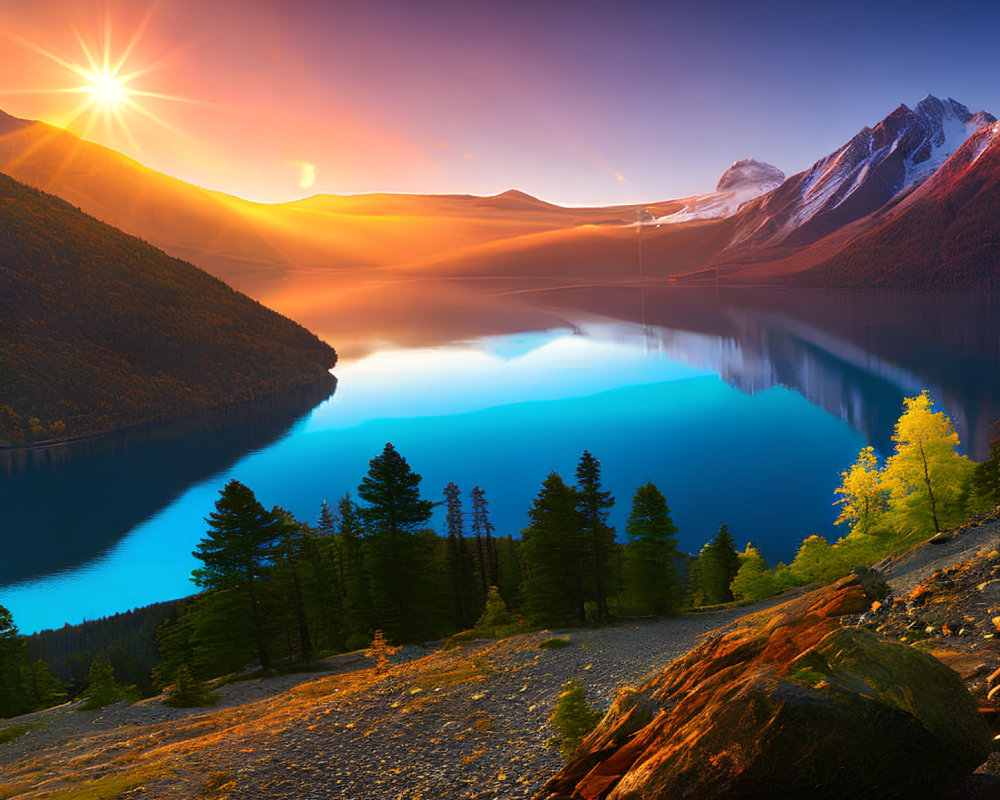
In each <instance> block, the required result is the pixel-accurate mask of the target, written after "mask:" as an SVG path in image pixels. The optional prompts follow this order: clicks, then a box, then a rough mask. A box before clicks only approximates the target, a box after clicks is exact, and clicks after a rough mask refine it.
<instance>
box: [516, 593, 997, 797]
mask: <svg viewBox="0 0 1000 800" xmlns="http://www.w3.org/2000/svg"><path fill="white" fill-rule="evenodd" d="M883 586H884V584H883ZM874 594H875V592H874V591H873V585H872V584H871V583H865V582H863V580H862V579H861V578H860V577H858V576H852V577H848V578H845V579H843V580H842V581H840V582H838V583H836V584H834V585H833V586H831V587H826V588H823V589H819V590H816V591H814V592H811V593H809V594H806V595H803V596H802V597H799V598H797V599H795V600H792V601H790V602H788V603H786V604H785V605H783V606H780V607H778V608H777V609H772V610H768V611H765V612H761V613H760V614H757V615H755V616H753V617H749V618H748V619H747V621H745V622H744V623H743V624H741V625H740V626H739V627H738V628H736V629H734V630H730V631H728V632H725V633H721V634H718V635H716V636H714V637H713V638H711V639H707V640H706V641H705V642H703V643H702V644H701V645H700V646H699V647H697V648H695V649H694V650H693V651H691V652H690V653H689V654H688V655H686V656H684V657H683V658H680V659H678V660H677V661H675V662H674V663H673V664H671V665H670V666H669V667H667V668H666V669H665V670H663V671H662V672H660V673H659V674H657V675H654V676H652V677H651V678H649V679H647V681H646V683H645V684H644V685H642V686H641V687H640V688H638V689H626V690H623V692H622V693H621V694H619V696H618V698H617V699H616V701H615V703H614V704H613V706H612V707H611V709H610V710H609V712H608V714H607V715H606V716H605V717H604V719H603V720H602V721H601V723H600V724H599V725H598V727H597V729H596V730H595V731H594V732H593V733H592V734H591V735H590V736H589V737H588V738H587V739H586V740H585V741H584V743H583V745H582V746H581V748H580V750H579V751H578V752H577V754H576V755H575V757H574V758H573V759H571V760H570V762H569V763H568V764H567V765H566V766H565V767H564V768H563V770H562V771H561V772H560V773H559V774H558V775H556V776H555V777H554V778H552V780H550V781H549V782H548V783H547V784H546V786H545V787H544V789H543V790H542V791H541V792H540V793H539V794H538V795H536V799H537V800H543V799H544V800H556V798H566V797H572V798H584V799H585V800H600V799H603V798H610V799H611V800H626V799H627V800H639V799H640V798H642V799H643V800H652V798H656V799H657V800H673V799H674V798H690V799H693V798H697V799H698V800H710V799H714V798H720V800H721V798H727V800H733V799H734V798H760V800H763V799H764V798H776V797H790V798H791V797H799V798H811V800H815V799H816V798H831V800H832V798H838V800H839V799H840V798H843V797H851V796H859V797H878V798H880V800H885V799H886V798H895V797H898V798H910V797H936V796H940V795H941V794H943V793H946V792H947V791H949V790H950V789H951V788H953V787H954V786H955V785H956V784H957V783H958V782H960V781H961V780H962V779H963V778H964V777H965V776H967V775H968V774H969V773H970V772H971V771H972V770H973V769H975V768H976V767H977V766H978V765H979V764H981V763H982V762H983V761H985V760H986V757H987V755H988V747H989V742H990V732H989V730H988V729H987V727H986V725H985V723H984V722H983V721H982V719H981V718H980V716H979V714H978V713H977V711H976V707H975V704H974V702H973V700H972V698H971V696H970V695H969V693H968V692H967V691H966V689H965V687H964V685H963V684H962V681H961V679H960V678H959V677H958V675H957V674H956V673H954V672H952V671H951V670H950V669H948V668H947V667H945V666H944V665H943V664H941V663H940V662H939V661H937V660H935V659H934V658H932V657H930V656H928V655H926V654H924V653H922V652H921V651H919V650H916V649H913V648H911V647H907V646H905V645H900V644H897V643H892V642H888V641H885V640H884V639H882V638H880V637H878V636H877V635H875V634H873V633H871V632H869V631H866V630H862V629H860V628H854V627H842V626H841V625H840V619H841V617H842V616H843V615H846V614H851V613H857V612H858V611H860V610H864V609H866V608H868V606H869V605H870V604H871V602H872V600H873V599H874Z"/></svg>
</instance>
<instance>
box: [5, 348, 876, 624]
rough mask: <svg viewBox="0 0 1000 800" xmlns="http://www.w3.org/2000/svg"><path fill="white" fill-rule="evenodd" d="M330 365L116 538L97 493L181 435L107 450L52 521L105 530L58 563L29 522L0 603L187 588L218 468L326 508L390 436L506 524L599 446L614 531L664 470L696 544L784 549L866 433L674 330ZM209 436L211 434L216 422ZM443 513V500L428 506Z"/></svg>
mask: <svg viewBox="0 0 1000 800" xmlns="http://www.w3.org/2000/svg"><path fill="white" fill-rule="evenodd" d="M689 360H690V359H689ZM336 372H337V377H338V379H339V386H338V389H337V392H336V394H335V395H334V396H333V397H332V398H330V399H328V400H327V401H325V402H323V403H322V404H320V405H319V406H318V407H316V408H315V409H314V410H313V411H312V412H311V413H308V414H307V415H305V416H303V417H301V418H300V419H298V421H297V422H295V423H294V424H292V425H291V426H290V427H289V428H288V429H287V430H286V431H283V432H281V433H280V434H278V435H277V438H275V439H273V440H272V441H271V442H270V443H268V444H264V445H261V446H255V447H252V448H248V452H243V453H241V454H240V453H238V454H237V455H235V456H234V457H233V458H232V460H231V463H225V462H224V463H223V464H222V465H221V466H220V465H219V463H216V462H213V463H212V464H207V465H203V466H204V468H203V469H202V470H199V469H197V468H196V467H198V466H199V465H196V464H193V463H191V462H192V461H196V460H197V459H198V455H197V452H198V450H197V448H192V446H191V443H190V441H188V442H187V444H186V445H185V449H184V451H183V453H184V455H183V461H184V466H185V467H190V468H192V472H191V476H192V477H190V478H187V479H185V478H183V477H181V476H180V475H178V476H177V489H176V491H174V492H173V493H172V495H171V496H170V497H168V498H162V499H151V500H150V503H151V504H153V506H155V507H150V508H148V509H147V510H146V511H145V512H144V513H143V514H141V515H140V516H142V519H141V521H138V522H137V523H136V524H132V522H131V521H126V522H125V523H124V525H125V526H126V527H127V529H125V530H122V531H121V535H120V536H118V535H116V536H114V537H112V541H106V540H105V539H102V538H101V536H100V535H99V534H100V533H101V532H104V533H107V525H108V518H107V516H106V515H102V513H101V509H102V508H109V507H112V506H113V503H114V497H116V496H123V495H126V494H128V493H131V492H133V491H136V490H137V489H138V488H139V487H140V486H142V485H146V484H148V483H149V482H155V481H157V472H156V468H155V467H151V466H150V463H156V464H164V465H166V464H167V463H168V462H169V461H170V459H171V456H170V454H169V443H167V444H163V443H161V444H160V446H161V449H160V450H157V451H156V455H155V459H154V460H153V461H150V457H149V456H146V457H145V458H146V460H145V461H143V462H141V464H140V463H139V462H137V465H136V466H135V467H134V468H131V467H130V462H129V459H130V458H132V457H133V456H132V452H133V450H132V449H130V448H127V447H123V448H121V450H120V451H117V452H115V454H114V458H113V463H114V465H115V470H116V471H115V473H114V477H113V478H108V480H109V481H112V482H114V484H115V485H114V486H109V487H107V489H108V496H107V498H101V499H100V502H98V503H92V504H91V505H90V506H86V507H85V511H84V512H82V513H81V514H80V515H79V518H78V519H75V520H74V521H73V522H72V523H67V522H65V521H61V522H60V523H59V526H60V527H61V528H62V529H63V530H60V531H59V532H58V535H62V536H67V537H70V538H72V539H73V540H74V541H90V538H88V537H91V538H93V541H94V542H95V545H94V547H95V550H94V552H91V553H85V554H83V555H82V556H81V557H80V558H79V559H78V560H77V562H76V563H72V564H64V563H58V562H52V564H48V562H46V561H45V553H46V548H49V549H51V550H53V551H57V550H58V549H59V548H58V547H53V541H58V536H56V534H55V533H53V536H55V537H56V538H55V539H53V538H52V537H49V538H48V539H46V537H37V538H35V539H34V541H35V542H37V544H38V548H37V551H38V552H34V551H33V552H32V553H31V556H32V558H34V559H35V560H33V561H31V562H30V563H31V566H30V570H33V574H27V575H25V574H21V575H16V576H15V577H14V579H13V580H8V581H7V585H6V586H4V587H2V588H0V604H3V605H4V606H6V607H8V608H9V609H10V610H11V612H12V613H13V615H14V618H15V621H16V622H17V624H18V625H19V627H20V628H21V630H22V631H25V632H31V631H35V630H39V629H42V628H49V627H59V626H61V625H62V624H64V623H66V622H69V623H75V622H79V621H81V620H83V619H93V618H97V617H100V616H104V615H107V614H111V613H115V612H117V611H122V610H125V609H128V608H132V607H135V606H139V605H144V604H147V603H151V602H155V601H159V600H166V599H171V598H176V597H180V596H183V595H186V594H190V593H191V592H192V591H193V590H194V587H193V584H191V583H190V581H189V578H188V576H189V575H190V571H191V569H192V568H193V567H194V566H195V563H194V559H193V558H192V556H191V551H192V549H193V548H194V547H195V545H196V544H197V542H198V539H199V538H200V537H201V536H202V535H203V534H204V531H205V523H204V518H205V517H206V516H207V515H208V513H209V512H210V511H211V510H212V508H213V503H214V501H215V499H216V497H217V495H218V491H219V489H220V488H221V487H222V486H223V485H224V484H225V482H226V481H228V480H229V479H230V478H236V479H237V480H240V481H242V482H244V483H246V484H247V485H248V486H250V487H251V488H252V489H253V490H254V491H255V492H256V493H257V496H258V498H259V499H260V500H261V501H262V502H263V503H264V504H265V505H267V506H271V505H281V506H283V507H285V508H287V509H289V510H291V511H292V512H293V513H294V514H295V515H296V516H298V517H300V518H302V519H306V520H309V521H314V520H315V519H316V516H317V514H318V512H319V506H320V502H321V501H323V500H326V501H327V502H329V503H331V504H333V503H334V502H335V501H336V500H337V499H338V498H339V497H340V496H342V495H343V494H344V492H347V491H350V492H352V493H354V491H355V488H356V487H357V485H358V483H359V482H360V480H361V478H362V476H363V475H364V473H365V471H366V470H367V466H368V460H369V459H370V458H372V457H373V456H374V455H376V454H377V453H379V452H380V451H381V450H382V448H383V446H384V445H385V443H386V442H392V443H393V444H394V445H395V446H396V448H397V449H398V450H399V451H400V452H401V453H402V454H403V455H404V456H405V457H406V458H407V460H408V461H409V463H410V465H411V466H412V468H413V469H414V470H415V471H416V472H418V473H419V474H421V475H422V476H423V483H422V489H423V492H424V495H425V496H426V497H428V498H431V499H434V500H440V499H441V490H442V488H443V487H444V485H445V484H446V483H448V482H449V481H455V482H456V483H457V484H458V485H459V486H460V487H461V488H462V490H463V491H464V492H466V493H467V492H468V490H469V489H471V488H472V487H473V486H475V485H479V486H481V487H483V489H485V491H486V496H487V499H488V500H489V502H490V509H491V512H492V516H493V520H494V522H495V524H496V528H497V531H498V533H499V534H501V535H506V534H508V533H512V534H515V535H517V534H518V532H519V531H520V529H521V528H522V527H523V526H524V525H525V524H526V522H527V519H526V510H527V508H528V507H529V505H530V503H531V500H532V498H533V497H534V495H535V494H536V493H537V491H538V488H539V486H540V484H541V482H542V480H544V478H545V477H546V476H547V475H548V473H549V472H550V471H553V470H554V471H556V472H559V473H560V474H561V475H563V477H565V478H566V479H567V480H572V476H573V471H574V469H575V466H576V462H577V460H578V458H579V456H580V453H581V452H582V451H583V450H584V449H588V450H590V451H591V452H592V453H593V454H594V455H595V456H596V457H597V458H598V459H599V460H600V462H601V464H602V467H603V472H604V480H605V484H606V487H607V488H608V489H610V490H611V491H612V492H613V493H614V495H615V497H616V499H617V504H616V506H615V508H614V510H613V513H612V516H611V521H612V523H613V524H614V525H615V526H616V527H617V529H618V531H619V532H620V533H621V532H622V531H623V528H624V521H625V518H626V516H627V514H628V509H629V504H630V501H631V496H632V493H633V492H634V490H635V488H636V487H637V486H638V485H640V484H642V483H645V482H646V481H653V482H654V483H656V484H657V485H658V486H659V487H660V489H661V490H662V491H663V493H664V494H665V496H666V497H667V501H668V503H669V505H670V507H671V509H672V511H673V517H674V521H675V523H676V524H677V526H678V528H679V529H680V544H681V546H682V547H683V548H684V549H686V550H688V551H691V552H696V551H697V550H698V549H700V547H701V545H702V544H703V543H704V542H705V541H706V540H707V539H709V538H710V537H711V536H712V535H714V533H715V531H716V530H717V528H718V526H719V524H720V522H721V521H722V520H725V521H726V522H727V523H728V525H729V526H730V529H731V530H732V531H733V533H734V535H735V537H736V539H737V541H738V542H740V543H742V542H746V541H753V542H755V543H757V544H758V545H759V546H760V547H761V548H762V550H763V552H764V554H765V556H766V557H767V558H768V559H770V560H771V561H772V562H773V561H776V560H779V559H781V560H788V559H790V558H791V557H792V555H793V554H794V550H795V547H796V545H797V543H798V542H799V541H801V539H802V538H803V537H804V536H807V535H809V534H812V533H821V534H825V535H831V534H834V533H835V532H834V529H833V526H832V522H833V519H834V516H835V511H834V508H833V506H832V501H833V489H834V487H835V486H836V485H837V483H838V481H839V472H840V470H842V469H844V468H845V467H846V466H847V465H848V464H850V463H851V461H853V459H854V457H855V456H856V454H857V452H858V450H859V449H860V448H861V447H862V446H863V445H864V444H865V437H864V436H862V434H861V433H859V432H857V431H856V430H854V429H853V428H852V427H851V426H850V425H849V424H848V423H847V422H844V421H843V420H842V419H841V418H840V417H839V416H835V415H832V414H830V413H828V412H827V411H824V410H823V409H822V408H820V407H819V406H817V405H814V404H813V403H811V402H809V401H808V400H806V399H805V398H804V397H803V396H802V394H799V393H798V392H794V391H791V390H789V389H784V388H780V387H771V388H764V389H760V390H755V391H753V392H747V391H740V390H738V389H736V388H733V387H732V386H730V385H729V384H727V383H726V382H724V381H723V380H721V379H720V378H719V377H718V374H717V370H716V369H713V368H708V367H699V366H690V365H687V364H683V363H680V361H677V360H674V359H673V358H670V357H667V356H666V355H665V348H664V347H663V345H662V342H660V341H656V342H651V341H650V340H648V339H644V338H642V337H635V336H625V335H621V336H619V335H605V336H602V337H598V338H594V337H589V336H582V335H574V334H572V333H570V332H566V331H553V332H546V333H538V334H519V335H516V336H508V337H497V338H493V339H484V340H479V341H476V342H473V343H469V344H466V345H461V346H453V347H443V348H432V349H426V350H399V351H391V352H383V353H377V354H375V355H373V356H371V357H368V358H366V359H363V360H361V361H357V362H355V363H352V364H346V365H343V366H342V367H340V368H338V370H337V371H336ZM744 388H746V387H744ZM199 441H201V442H203V443H204V449H205V450H206V452H207V451H208V450H209V449H210V443H211V441H212V434H211V433H205V434H203V436H202V438H201V439H200V440H199ZM163 448H166V449H163ZM136 450H138V448H136ZM135 457H136V458H138V456H135ZM95 469H96V468H95V466H94V461H93V459H88V458H85V457H82V458H77V459H67V463H65V464H62V465H55V466H52V465H50V466H49V467H47V468H46V470H44V471H40V472H38V474H37V475H35V474H34V473H31V474H29V475H28V478H27V479H30V480H31V481H34V482H35V483H36V484H38V486H40V487H42V488H44V487H45V486H48V485H51V482H52V481H54V480H56V478H58V479H59V480H60V481H61V482H62V484H64V485H67V486H68V485H73V484H74V482H75V481H74V476H82V475H84V474H89V475H90V476H91V479H92V480H94V474H95V473H94V470H95ZM177 469H178V471H179V470H180V467H178V468H177ZM96 480H98V481H99V480H100V478H97V479H96ZM185 481H187V482H186V483H185ZM46 482H48V483H46ZM133 484H134V485H133ZM90 495H93V491H91V492H90V493H89V495H88V497H90ZM442 523H443V514H442V513H439V514H438V515H437V516H436V517H435V518H434V520H433V524H434V526H435V527H436V528H438V529H439V530H440V528H441V527H442ZM66 528H72V529H71V530H65V529H66ZM98 542H100V544H97V543H98ZM26 563H27V562H26ZM25 569H28V568H27V567H26V568H25Z"/></svg>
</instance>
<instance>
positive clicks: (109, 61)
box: [8, 12, 190, 150]
mask: <svg viewBox="0 0 1000 800" xmlns="http://www.w3.org/2000/svg"><path fill="white" fill-rule="evenodd" d="M150 13H151V12H150ZM148 21H149V15H147V16H146V18H145V19H144V20H143V22H142V23H141V24H140V25H139V26H138V28H137V29H136V31H135V33H134V34H133V35H132V37H131V38H130V39H129V40H128V42H127V43H126V45H125V46H124V47H123V48H121V51H120V53H119V54H118V56H117V57H113V56H112V52H113V51H114V46H113V42H112V26H111V22H110V19H106V20H105V25H104V31H103V35H102V36H100V37H99V38H98V39H97V41H96V43H91V44H89V45H88V43H87V40H86V39H85V38H84V36H82V35H81V34H80V32H79V31H77V30H75V29H74V30H73V34H74V36H75V37H76V41H77V43H78V45H79V48H80V53H81V57H80V58H78V59H76V60H73V59H70V58H66V57H63V56H60V55H58V54H57V53H55V52H52V51H51V50H48V49H46V48H44V47H42V46H41V45H39V44H37V43H36V42H33V41H30V40H28V39H26V38H23V37H20V36H16V35H11V34H8V37H9V38H11V39H13V40H14V41H16V42H18V43H19V44H21V45H22V46H24V47H26V48H28V49H29V50H32V51H34V52H35V53H37V54H39V55H41V56H44V57H45V58H46V59H47V60H48V61H49V62H51V63H53V64H55V65H57V66H59V67H61V68H62V69H63V70H64V71H65V72H68V73H70V74H71V75H72V76H74V77H76V78H81V79H83V81H84V82H83V83H78V84H76V85H72V86H61V87H56V88H30V87H27V88H21V89H19V90H18V93H19V94H62V93H65V94H82V95H84V99H83V100H82V101H81V102H80V103H79V104H78V105H77V106H76V107H75V108H73V109H72V111H71V112H70V115H69V116H70V121H69V123H68V125H67V127H81V128H82V133H83V135H84V136H88V135H89V134H90V132H91V131H92V130H93V128H94V127H95V126H96V125H97V124H98V123H99V122H101V123H103V124H104V125H105V126H106V127H111V128H114V129H117V130H118V131H119V132H120V133H121V134H122V135H123V136H124V138H125V139H127V140H128V142H129V143H130V144H131V145H132V146H133V147H134V148H135V149H137V150H141V147H140V146H139V144H138V143H137V142H136V140H135V137H134V136H133V134H132V131H131V129H130V127H129V122H130V120H134V119H135V118H137V117H144V118H146V119H149V120H151V121H153V122H155V123H157V124H158V125H160V126H162V127H164V128H167V129H170V126H169V125H168V124H167V123H166V122H165V121H164V120H162V119H160V118H159V117H158V116H156V115H155V114H153V113H152V112H151V111H149V109H147V108H145V107H144V106H143V105H142V104H141V103H140V102H139V99H140V98H157V99H160V100H176V101H183V102H190V101H185V100H184V98H181V97H175V96H173V95H167V94H163V93H160V92H150V91H145V90H143V89H141V88H137V87H134V86H131V85H130V84H131V82H132V81H133V80H135V79H136V78H138V77H140V76H141V75H143V74H145V73H146V72H148V71H149V70H150V69H151V68H152V66H151V65H149V64H145V65H142V66H135V65H134V64H133V65H130V62H132V61H135V58H134V51H135V49H136V46H137V45H138V44H139V40H140V37H141V36H142V33H143V31H144V30H145V28H146V24H147V23H148Z"/></svg>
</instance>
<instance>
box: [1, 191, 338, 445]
mask: <svg viewBox="0 0 1000 800" xmlns="http://www.w3.org/2000/svg"><path fill="white" fill-rule="evenodd" d="M0 276H2V278H3V280H2V282H0V445H18V444H24V443H30V442H40V441H46V440H52V439H65V438H75V437H81V436H88V435H93V434H102V433H107V432H109V431H113V430H118V429H121V428H124V427H129V426H134V425H139V424H143V423H148V422H156V421H162V420H169V419H175V418H179V417H184V416H188V415H192V414H195V413H201V412H206V411H209V410H215V409H220V408H223V407H226V406H230V405H232V404H234V403H238V402H241V401H249V400H259V399H261V398H264V397H268V396H272V395H275V394H277V393H279V392H281V391H283V390H286V389H289V388H292V387H298V386H302V385H305V384H311V383H315V382H318V381H326V382H327V383H328V384H329V386H328V390H329V389H332V379H331V378H330V376H329V374H328V370H329V369H330V368H332V367H333V365H334V364H335V363H336V358H337V356H336V353H335V352H334V350H333V348H332V347H330V346H329V345H327V344H325V343H324V342H322V341H320V340H319V339H318V338H317V337H316V336H314V335H313V334H311V333H310V332H309V331H307V330H306V329H305V328H303V327H301V326H300V325H298V324H296V323H294V322H292V321H291V320H288V319H286V318H284V317H282V316H280V315H278V314H276V313H275V312H273V311H271V310H269V309H267V308H265V307H264V306H262V305H260V304H259V303H257V302H255V301H254V300H251V299H250V298H248V297H246V296H244V295H242V294H240V293H239V292H236V291H235V290H233V289H231V288H230V287H228V286H226V285H225V284H224V283H223V282H222V281H220V280H218V279H216V278H213V277H211V276H209V275H207V274H206V273H204V272H202V271H201V270H199V269H197V268H196V267H194V266H192V265H191V264H187V263H184V262H182V261H180V260H178V259H175V258H171V257H169V256H167V255H166V254H165V253H163V252H162V251H160V250H157V249H156V248H154V247H152V246H151V245H149V244H147V243H146V242H143V241H142V240H140V239H137V238H135V237H133V236H129V235H127V234H124V233H122V232H121V231H119V230H117V229H115V228H113V227H111V226H109V225H106V224H103V223H101V222H98V221H97V220H95V219H93V218H92V217H89V216H87V215H86V214H84V213H82V212H81V211H80V210H79V209H76V208H73V207H72V206H71V205H69V204H68V203H66V202H65V201H63V200H60V199H58V198H56V197H52V196H50V195H47V194H45V193H43V192H40V191H37V190H35V189H32V188H29V187H27V186H25V185H23V184H21V183H18V182H17V181H15V180H13V179H12V178H10V177H8V176H6V175H0Z"/></svg>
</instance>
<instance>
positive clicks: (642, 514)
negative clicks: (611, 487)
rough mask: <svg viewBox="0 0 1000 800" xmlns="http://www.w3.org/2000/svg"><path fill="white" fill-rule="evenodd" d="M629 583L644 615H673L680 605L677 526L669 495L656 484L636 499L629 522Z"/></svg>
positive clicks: (640, 491) (630, 592)
mask: <svg viewBox="0 0 1000 800" xmlns="http://www.w3.org/2000/svg"><path fill="white" fill-rule="evenodd" d="M625 533H626V535H627V536H628V544H626V545H625V565H624V572H625V585H626V587H627V593H628V595H629V597H630V599H631V604H632V607H633V609H634V610H635V611H637V612H638V613H640V614H670V613H672V612H674V611H676V610H677V608H678V607H679V606H680V587H679V584H678V580H677V565H676V563H675V559H676V558H677V556H678V552H677V528H676V526H675V525H674V523H673V520H672V519H671V518H670V507H669V506H668V505H667V501H666V498H664V496H663V494H662V493H661V492H660V490H659V489H657V488H656V486H654V485H653V484H652V483H647V484H645V485H644V486H640V487H639V488H638V489H636V491H635V496H634V497H633V498H632V512H631V513H630V514H629V518H628V522H627V523H626V525H625Z"/></svg>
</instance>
